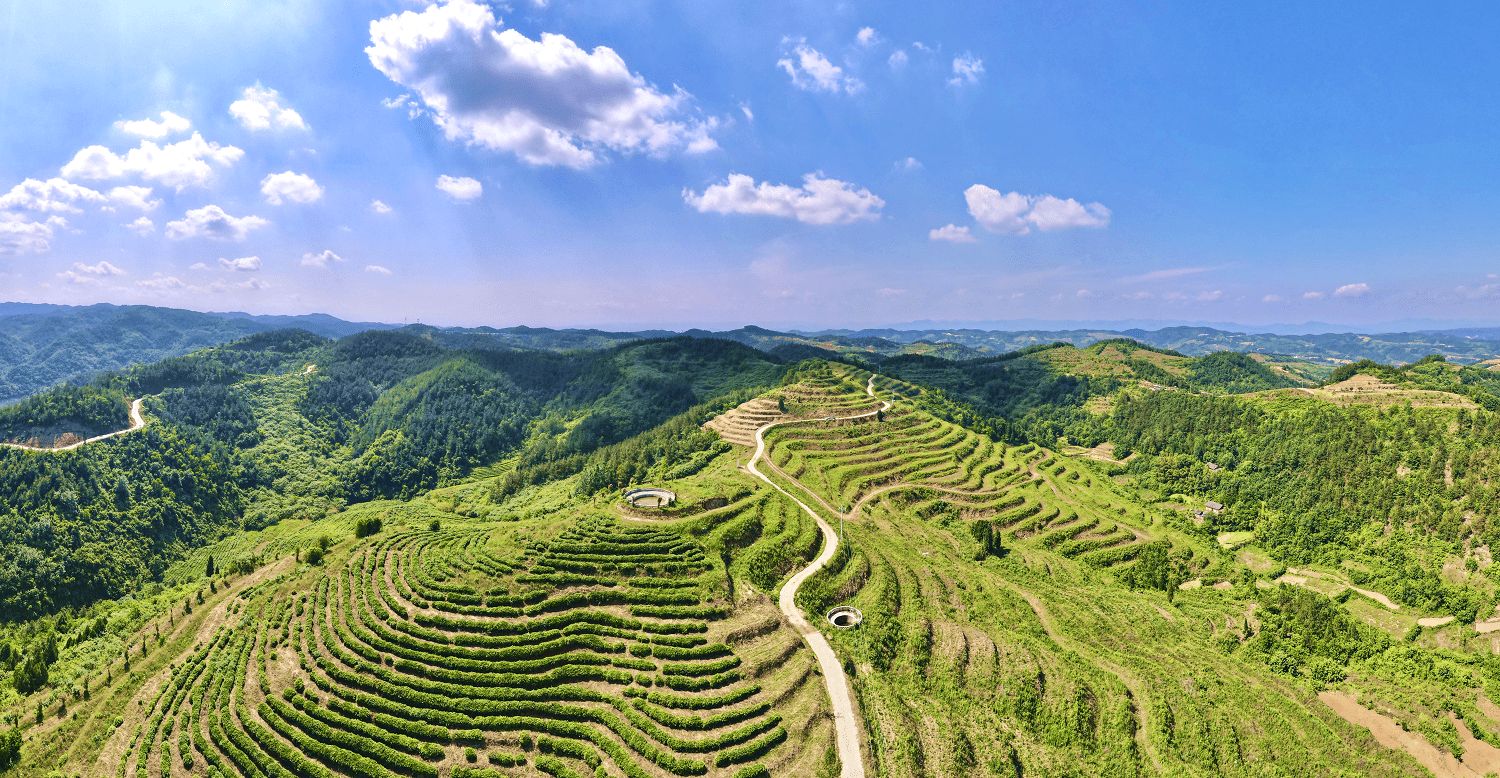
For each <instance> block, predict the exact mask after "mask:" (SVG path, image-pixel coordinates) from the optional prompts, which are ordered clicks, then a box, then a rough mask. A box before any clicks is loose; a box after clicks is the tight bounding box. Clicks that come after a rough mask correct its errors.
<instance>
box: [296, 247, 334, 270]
mask: <svg viewBox="0 0 1500 778" xmlns="http://www.w3.org/2000/svg"><path fill="white" fill-rule="evenodd" d="M343 261H344V258H343V257H341V256H339V255H337V254H335V253H333V252H332V251H329V250H328V249H323V251H322V252H321V253H318V254H303V255H302V266H303V267H318V268H326V267H328V266H329V264H331V263H333V262H343Z"/></svg>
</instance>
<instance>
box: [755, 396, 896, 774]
mask: <svg viewBox="0 0 1500 778" xmlns="http://www.w3.org/2000/svg"><path fill="white" fill-rule="evenodd" d="M865 393H867V394H869V395H870V396H871V397H874V396H875V376H873V375H871V376H870V382H869V383H868V384H866V385H865ZM890 408H891V404H890V403H889V402H885V401H882V402H881V407H880V409H879V410H874V411H870V412H869V413H861V414H859V415H857V416H843V417H840V418H839V419H838V420H839V421H843V420H846V419H863V418H866V417H869V416H874V415H875V414H877V413H880V412H882V411H888V410H890ZM801 421H806V420H805V419H804V420H801ZM795 423H796V421H784V422H771V423H770V424H767V425H765V426H763V427H761V428H760V429H757V430H756V431H755V456H753V457H750V462H749V463H748V464H746V465H745V469H746V470H749V471H750V474H751V475H754V476H755V477H756V478H759V479H760V480H762V481H765V482H766V483H767V484H770V486H771V488H772V489H775V490H776V491H778V492H781V493H782V494H784V495H786V496H787V497H788V498H790V499H791V500H792V502H795V503H797V505H799V506H801V508H802V510H804V511H807V515H809V516H811V517H812V518H813V521H816V522H817V523H818V529H820V530H822V531H823V553H821V554H819V555H818V558H817V559H814V560H813V563H812V564H810V565H808V566H807V567H805V568H803V569H802V570H801V571H800V572H798V573H797V574H796V575H794V576H792V577H791V580H789V581H787V582H786V585H785V586H783V587H781V597H780V599H779V601H778V602H777V605H778V607H780V608H781V612H782V614H784V615H785V616H786V618H787V621H789V622H791V624H792V628H793V629H795V630H797V632H798V634H800V635H802V639H803V640H806V641H807V645H808V646H810V647H811V648H812V650H813V656H816V657H817V658H818V667H819V668H821V669H822V671H823V680H824V681H825V682H826V683H827V684H828V698H829V700H830V701H832V703H833V723H834V729H835V731H836V733H837V740H838V753H839V762H841V763H842V764H843V770H842V772H840V773H839V775H840V777H841V778H864V776H865V762H864V757H863V756H861V755H860V751H859V722H858V721H856V720H855V718H854V701H853V698H851V697H850V696H849V682H848V679H846V678H844V668H843V667H841V666H840V665H839V658H838V656H837V655H835V654H834V653H833V647H832V646H830V645H828V640H827V638H824V637H823V633H821V632H819V631H818V628H817V627H815V626H813V625H812V624H809V623H808V622H807V619H806V618H804V617H803V616H802V611H801V609H799V608H798V607H797V589H798V588H799V587H800V586H802V582H803V581H806V580H807V578H808V576H810V575H812V574H813V573H816V572H818V571H819V570H821V569H823V565H826V564H828V560H830V559H832V558H833V555H834V553H835V552H836V551H838V548H839V536H838V533H836V532H834V531H833V527H831V526H829V525H828V522H826V521H823V517H821V516H819V515H818V513H817V511H814V510H813V509H812V508H809V507H807V503H805V502H803V501H801V500H799V499H797V498H796V497H793V496H792V494H791V493H790V492H788V491H787V490H785V489H783V488H781V487H780V486H778V485H777V484H776V482H775V481H772V480H771V479H769V478H767V477H766V476H765V474H764V473H762V472H760V470H758V469H756V467H755V463H756V462H757V461H759V460H760V459H761V457H763V456H765V453H766V438H765V435H766V430H769V429H771V428H772V427H775V426H776V425H777V424H795ZM766 461H767V463H769V462H770V460H769V459H768V460H766ZM788 480H791V479H788ZM791 483H797V482H796V481H795V480H792V481H791ZM804 491H806V489H805V487H804ZM808 494H812V493H811V492H808Z"/></svg>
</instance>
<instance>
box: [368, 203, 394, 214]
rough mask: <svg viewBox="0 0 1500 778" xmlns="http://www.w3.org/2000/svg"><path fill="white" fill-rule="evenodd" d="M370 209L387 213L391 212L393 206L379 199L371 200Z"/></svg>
mask: <svg viewBox="0 0 1500 778" xmlns="http://www.w3.org/2000/svg"><path fill="white" fill-rule="evenodd" d="M370 210H371V211H374V212H375V213H379V214H387V213H390V212H391V207H390V206H389V205H386V204H385V203H382V202H380V201H379V200H371V201H370Z"/></svg>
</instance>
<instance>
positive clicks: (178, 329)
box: [0, 303, 1500, 399]
mask: <svg viewBox="0 0 1500 778" xmlns="http://www.w3.org/2000/svg"><path fill="white" fill-rule="evenodd" d="M285 328H298V329H303V330H306V331H308V332H312V333H314V334H317V335H322V336H324V337H328V338H342V337H347V336H349V335H353V334H355V333H358V332H364V331H367V330H402V331H404V332H409V333H412V334H414V335H418V336H420V337H424V338H427V339H429V340H431V341H433V342H435V343H438V344H440V345H444V346H448V347H454V348H471V349H474V348H477V349H492V350H502V351H511V350H520V351H530V350H542V351H569V350H574V349H601V348H610V347H613V346H618V345H620V344H623V343H627V342H629V341H633V340H640V339H644V338H669V337H677V336H687V337H692V338H722V339H726V340H733V341H736V342H739V343H743V344H745V345H747V346H750V347H752V348H755V349H759V350H761V351H764V352H767V353H770V354H773V355H775V356H777V357H780V358H782V359H790V360H798V359H806V358H809V357H815V356H829V355H830V354H831V353H837V354H840V355H843V356H846V357H858V358H860V359H863V360H865V361H869V362H878V361H881V360H884V359H887V358H889V357H894V356H901V355H906V354H922V355H928V356H934V357H940V358H943V359H950V360H971V359H983V358H985V357H992V356H998V355H1000V354H1004V353H1006V352H1010V351H1015V350H1017V349H1021V348H1025V347H1027V346H1034V345H1038V344H1047V343H1055V342H1063V343H1070V344H1072V345H1074V346H1079V347H1083V346H1088V345H1090V344H1093V343H1097V342H1099V341H1101V340H1110V339H1115V338H1130V339H1133V340H1136V341H1139V342H1141V343H1145V344H1147V345H1150V346H1154V347H1157V348H1165V349H1172V350H1175V351H1178V352H1181V353H1183V354H1186V355H1188V356H1200V355H1203V354H1207V353H1210V352H1214V351H1241V352H1247V353H1256V354H1262V355H1265V357H1266V359H1264V360H1263V361H1269V362H1271V363H1272V364H1281V365H1283V366H1285V367H1286V368H1287V369H1290V370H1292V371H1293V372H1295V373H1297V374H1299V375H1304V376H1317V375H1320V374H1326V372H1327V371H1328V370H1330V369H1332V368H1333V367H1335V366H1337V365H1339V364H1345V363H1348V362H1352V361H1356V360H1359V359H1372V360H1375V361H1377V362H1384V363H1392V364H1401V363H1409V362H1415V361H1416V360H1418V359H1421V358H1422V357H1424V356H1426V355H1428V354H1441V355H1443V356H1444V357H1445V358H1447V359H1448V360H1449V361H1451V362H1457V363H1466V364H1467V363H1474V362H1482V361H1485V360H1490V359H1497V358H1500V327H1470V328H1461V329H1452V330H1439V331H1422V332H1398V333H1385V334H1375V335H1366V334H1358V333H1348V332H1339V333H1328V334H1322V335H1278V334H1273V333H1262V334H1249V333H1244V332H1235V331H1230V330H1224V329H1218V328H1215V327H1202V326H1199V327H1164V328H1161V329H1156V330H1147V329H1141V328H1131V329H1124V330H1109V329H1089V328H1080V329H1070V330H1025V331H997V330H982V329H945V328H936V327H934V328H929V329H863V330H847V329H829V330H820V331H817V332H802V331H796V330H793V331H790V332H781V331H776V330H769V329H765V328H762V327H756V326H753V325H752V326H746V327H741V328H740V329H736V330H727V331H720V332H713V331H709V330H702V329H690V330H686V331H684V332H675V331H672V330H660V329H658V330H641V331H636V332H614V331H606V330H598V329H549V328H546V327H525V326H519V327H505V328H494V327H434V326H431V325H426V324H411V325H404V326H403V325H399V324H390V323H384V322H351V321H345V320H343V319H339V318H337V317H334V316H330V315H328V314H323V313H313V314H303V315H298V316H278V315H253V314H249V313H244V312H239V311H234V312H209V313H201V312H198V311H188V310H182V309H177V308H159V307H154V306H148V305H123V306H122V305H110V304H107V303H101V304H98V305H88V306H72V305H51V304H42V303H0V398H10V399H16V398H20V397H26V396H29V395H31V394H33V393H35V392H37V391H39V390H41V389H45V388H47V387H49V386H55V385H57V384H61V383H66V382H69V381H77V380H80V379H83V378H86V377H88V376H92V375H95V374H97V373H99V372H102V371H106V370H117V369H121V368H124V367H128V366H129V365H132V364H137V363H142V362H153V361H156V360H160V359H164V358H167V357H172V356H178V355H181V354H186V353H188V352H190V351H194V350H197V349H200V348H204V347H207V346H213V345H217V344H220V343H225V342H228V341H231V340H234V339H237V338H242V337H244V336H246V335H250V334H254V333H257V332H265V331H269V330H273V329H285Z"/></svg>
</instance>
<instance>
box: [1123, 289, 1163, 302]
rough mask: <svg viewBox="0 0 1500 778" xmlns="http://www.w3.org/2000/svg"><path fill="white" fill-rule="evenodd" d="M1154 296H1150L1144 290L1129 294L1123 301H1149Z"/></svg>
mask: <svg viewBox="0 0 1500 778" xmlns="http://www.w3.org/2000/svg"><path fill="white" fill-rule="evenodd" d="M1155 296H1156V295H1154V294H1151V293H1150V292H1147V291H1145V290H1141V291H1139V292H1132V293H1130V294H1127V295H1125V299H1127V300H1150V299H1151V298H1153V297H1155Z"/></svg>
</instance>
